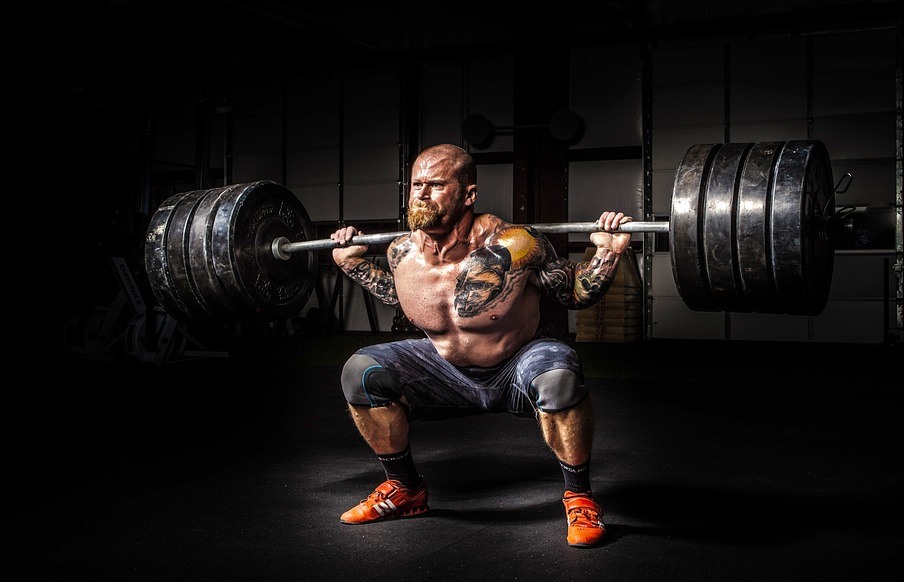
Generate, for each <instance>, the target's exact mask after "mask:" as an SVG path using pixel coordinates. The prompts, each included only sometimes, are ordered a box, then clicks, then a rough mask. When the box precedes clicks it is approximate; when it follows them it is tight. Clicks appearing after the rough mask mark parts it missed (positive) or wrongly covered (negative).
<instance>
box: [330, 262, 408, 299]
mask: <svg viewBox="0 0 904 582" xmlns="http://www.w3.org/2000/svg"><path fill="white" fill-rule="evenodd" d="M343 270H344V271H345V274H346V275H348V276H349V278H350V279H351V280H352V281H354V282H355V283H357V284H359V285H361V286H362V287H364V288H365V289H367V290H368V291H369V292H370V293H371V294H372V295H373V296H374V297H376V298H377V299H379V300H380V301H382V302H383V303H385V304H387V305H398V303H399V298H398V296H397V295H396V288H395V279H394V278H393V276H392V273H387V272H386V271H384V270H383V269H381V268H380V267H378V266H376V265H375V264H373V263H371V262H370V261H365V260H364V259H361V260H359V261H358V262H357V263H355V264H354V266H352V267H350V268H347V269H343Z"/></svg>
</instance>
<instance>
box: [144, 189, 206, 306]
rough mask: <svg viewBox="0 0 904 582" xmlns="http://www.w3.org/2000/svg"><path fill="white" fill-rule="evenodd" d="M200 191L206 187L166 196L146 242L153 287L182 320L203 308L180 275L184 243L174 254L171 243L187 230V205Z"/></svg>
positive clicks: (158, 298)
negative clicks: (200, 307)
mask: <svg viewBox="0 0 904 582" xmlns="http://www.w3.org/2000/svg"><path fill="white" fill-rule="evenodd" d="M201 194H203V191H196V192H183V193H181V194H175V195H173V196H170V197H169V198H167V199H166V200H165V201H164V202H163V204H161V205H160V207H159V208H158V209H157V210H156V212H154V215H153V216H152V217H151V220H150V222H149V224H148V229H147V237H146V239H145V245H144V263H145V270H146V272H147V277H148V283H149V284H150V287H151V291H153V293H154V297H155V298H156V299H157V302H158V303H159V304H160V307H162V308H163V310H164V311H166V312H167V313H168V314H170V315H171V316H173V317H175V318H176V319H179V320H182V321H186V320H189V319H193V318H196V317H198V316H199V315H201V313H202V312H201V311H200V309H199V305H198V303H197V301H196V300H194V297H193V293H192V290H191V287H190V286H189V285H188V283H187V282H185V281H184V278H180V277H179V273H178V269H179V265H178V264H175V263H179V262H181V260H182V256H181V255H182V250H183V249H182V245H181V243H180V244H177V248H176V249H175V256H174V255H173V253H172V250H171V247H172V241H173V240H176V241H178V240H179V239H180V237H181V236H182V234H181V233H183V232H184V230H185V214H186V209H191V208H192V207H193V205H194V201H195V200H197V199H198V197H199V196H200V195H201ZM174 268H175V269H176V270H177V272H176V273H175V274H174ZM186 298H187V299H188V300H187V301H186Z"/></svg>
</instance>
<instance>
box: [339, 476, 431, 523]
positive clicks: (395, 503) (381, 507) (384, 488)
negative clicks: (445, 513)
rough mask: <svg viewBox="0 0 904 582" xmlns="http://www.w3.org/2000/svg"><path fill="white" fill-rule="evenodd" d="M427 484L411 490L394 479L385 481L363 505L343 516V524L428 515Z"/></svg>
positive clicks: (341, 518) (364, 500) (362, 501)
mask: <svg viewBox="0 0 904 582" xmlns="http://www.w3.org/2000/svg"><path fill="white" fill-rule="evenodd" d="M429 509H430V508H429V507H427V484H426V483H424V484H423V485H421V487H420V488H419V489H409V488H407V487H405V486H404V485H402V484H401V483H399V482H398V481H396V480H394V479H389V480H387V481H383V482H382V483H380V485H379V486H378V487H377V488H376V489H374V492H373V493H371V494H370V495H368V496H367V499H363V500H361V503H359V504H358V505H356V506H354V507H352V508H351V509H349V510H348V511H346V512H345V513H343V514H342V516H341V517H340V518H339V521H341V522H342V523H350V524H360V523H371V522H374V521H383V520H385V519H396V518H399V517H411V516H414V515H419V514H421V513H426V512H427V511H428V510H429Z"/></svg>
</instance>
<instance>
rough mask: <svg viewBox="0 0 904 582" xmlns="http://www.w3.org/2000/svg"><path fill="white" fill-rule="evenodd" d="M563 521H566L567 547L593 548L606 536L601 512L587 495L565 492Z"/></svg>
mask: <svg viewBox="0 0 904 582" xmlns="http://www.w3.org/2000/svg"><path fill="white" fill-rule="evenodd" d="M562 503H564V504H565V519H566V520H567V521H568V545H569V546H574V547H576V548H589V547H591V546H595V545H596V544H597V543H598V542H599V541H600V540H601V539H603V537H604V536H605V535H606V526H605V525H603V510H602V508H601V507H600V506H599V505H598V504H597V503H596V501H594V500H593V498H592V497H591V496H590V495H589V494H587V493H575V492H574V491H566V492H565V497H564V498H563V499H562Z"/></svg>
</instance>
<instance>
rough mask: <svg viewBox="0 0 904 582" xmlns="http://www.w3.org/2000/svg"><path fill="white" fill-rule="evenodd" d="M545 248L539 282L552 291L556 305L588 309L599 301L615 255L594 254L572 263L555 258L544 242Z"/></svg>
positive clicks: (610, 277) (609, 282)
mask: <svg viewBox="0 0 904 582" xmlns="http://www.w3.org/2000/svg"><path fill="white" fill-rule="evenodd" d="M545 246H546V248H547V251H546V260H545V261H544V262H543V263H542V264H541V265H540V283H541V285H543V287H545V288H547V289H550V290H552V292H553V293H554V294H555V297H556V299H557V300H558V301H559V303H561V304H562V305H564V306H566V307H567V308H569V309H582V308H584V307H590V306H591V305H593V304H595V303H597V302H598V301H599V300H600V299H602V297H603V295H604V294H605V293H606V291H608V290H609V287H611V286H612V281H613V279H614V278H615V269H616V267H617V266H618V260H619V255H618V254H616V253H613V252H612V251H609V250H604V251H603V252H602V253H599V251H598V252H597V254H596V255H594V256H593V258H591V259H590V260H589V261H583V262H581V263H577V264H575V263H572V262H571V261H569V260H567V259H563V258H559V257H557V256H556V253H555V249H553V247H552V245H551V244H550V243H549V242H548V241H547V242H546V245H545ZM600 254H602V256H600Z"/></svg>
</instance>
